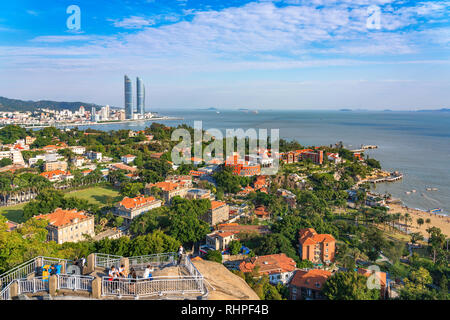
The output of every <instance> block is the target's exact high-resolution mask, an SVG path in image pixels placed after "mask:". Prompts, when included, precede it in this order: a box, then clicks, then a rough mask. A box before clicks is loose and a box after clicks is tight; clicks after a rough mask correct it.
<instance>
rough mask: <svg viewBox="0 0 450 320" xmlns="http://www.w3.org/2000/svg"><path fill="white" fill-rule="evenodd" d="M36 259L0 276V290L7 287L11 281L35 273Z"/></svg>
mask: <svg viewBox="0 0 450 320" xmlns="http://www.w3.org/2000/svg"><path fill="white" fill-rule="evenodd" d="M36 259H37V258H34V259H31V260H29V261H27V262H24V263H22V264H20V265H18V266H16V267H14V268H12V269H11V270H9V271H7V272H5V273H4V274H2V275H0V288H2V289H3V288H5V287H6V286H8V285H9V284H10V283H11V282H12V281H14V280H17V279H22V278H26V277H28V276H29V275H30V274H32V273H34V272H35V271H36V266H37V264H36Z"/></svg>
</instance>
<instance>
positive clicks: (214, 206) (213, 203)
mask: <svg viewBox="0 0 450 320" xmlns="http://www.w3.org/2000/svg"><path fill="white" fill-rule="evenodd" d="M223 205H226V203H225V202H223V201H215V200H213V201H211V210H216V209H217V208H220V207H221V206H223Z"/></svg>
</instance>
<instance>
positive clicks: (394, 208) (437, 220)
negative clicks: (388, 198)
mask: <svg viewBox="0 0 450 320" xmlns="http://www.w3.org/2000/svg"><path fill="white" fill-rule="evenodd" d="M389 207H390V210H389V213H391V214H393V213H401V214H402V215H404V214H405V213H409V214H410V215H411V218H412V222H410V223H409V224H408V225H410V226H411V225H412V228H411V227H409V229H410V230H411V231H412V232H421V233H422V234H423V236H424V237H428V233H427V232H426V229H428V228H429V227H438V228H439V229H441V231H442V233H444V234H445V235H446V236H447V237H450V217H448V216H441V215H436V214H432V213H429V212H426V211H422V210H418V209H413V208H407V207H405V206H403V205H400V204H389ZM418 218H422V219H423V220H424V221H426V220H427V219H430V221H431V222H430V223H424V224H423V225H422V226H420V227H419V225H418V224H417V219H418Z"/></svg>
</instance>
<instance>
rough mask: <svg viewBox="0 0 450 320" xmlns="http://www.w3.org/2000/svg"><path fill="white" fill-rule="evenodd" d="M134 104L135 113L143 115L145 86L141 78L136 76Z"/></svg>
mask: <svg viewBox="0 0 450 320" xmlns="http://www.w3.org/2000/svg"><path fill="white" fill-rule="evenodd" d="M136 106H137V113H138V114H141V115H144V112H145V110H144V109H145V86H144V83H143V82H142V80H141V79H140V78H139V77H137V78H136Z"/></svg>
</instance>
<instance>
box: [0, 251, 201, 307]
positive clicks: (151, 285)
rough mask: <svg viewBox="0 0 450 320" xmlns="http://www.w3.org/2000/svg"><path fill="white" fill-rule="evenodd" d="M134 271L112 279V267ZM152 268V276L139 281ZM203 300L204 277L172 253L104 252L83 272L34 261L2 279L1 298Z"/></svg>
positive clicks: (52, 260) (44, 259)
mask: <svg viewBox="0 0 450 320" xmlns="http://www.w3.org/2000/svg"><path fill="white" fill-rule="evenodd" d="M52 264H54V265H58V266H60V272H59V273H58V274H54V275H48V274H42V275H41V274H40V273H38V272H37V271H38V270H39V269H40V267H41V266H44V265H52ZM121 265H124V266H125V269H128V270H129V269H131V268H134V269H135V270H136V272H137V279H131V278H119V279H117V280H116V279H115V280H110V279H109V277H108V270H109V268H111V267H112V266H115V267H116V268H118V267H119V266H121ZM148 265H150V266H151V267H152V269H153V272H152V276H151V278H147V279H144V278H142V275H143V272H144V269H145V268H146V267H147V266H148ZM43 295H44V296H49V297H50V298H52V299H58V300H59V299H67V298H69V299H191V300H194V299H195V300H198V299H207V297H208V290H207V288H206V286H205V283H204V278H203V276H202V275H201V274H200V272H199V271H198V270H197V268H196V267H195V266H194V265H193V264H192V262H191V260H190V258H189V257H188V256H184V257H183V258H182V259H181V261H180V263H179V264H178V262H177V259H176V254H175V253H164V254H154V255H147V256H139V257H129V258H127V257H121V256H114V255H108V254H102V253H94V254H91V255H89V256H88V259H87V266H85V267H84V268H83V270H81V269H80V268H79V267H78V266H76V265H74V264H73V262H72V261H69V260H65V259H57V258H48V257H37V258H34V259H32V260H30V261H28V262H25V263H23V264H21V265H19V266H17V267H15V268H14V269H12V270H10V271H8V272H6V273H5V274H3V275H0V300H14V299H25V298H28V299H29V298H32V299H39V297H42V296H43Z"/></svg>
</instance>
